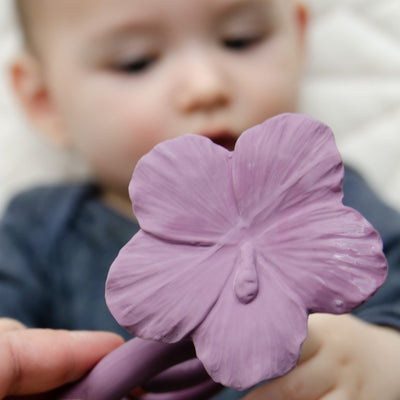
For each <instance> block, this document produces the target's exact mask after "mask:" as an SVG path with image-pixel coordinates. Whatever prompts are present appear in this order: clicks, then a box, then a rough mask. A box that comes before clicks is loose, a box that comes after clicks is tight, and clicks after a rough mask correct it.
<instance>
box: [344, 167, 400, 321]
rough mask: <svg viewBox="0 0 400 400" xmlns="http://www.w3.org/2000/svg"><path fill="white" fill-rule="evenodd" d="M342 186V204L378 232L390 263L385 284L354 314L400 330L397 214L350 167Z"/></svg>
mask: <svg viewBox="0 0 400 400" xmlns="http://www.w3.org/2000/svg"><path fill="white" fill-rule="evenodd" d="M343 189H344V201H343V202H344V204H345V205H348V206H350V207H352V208H354V209H356V210H358V211H359V212H360V213H361V214H362V215H363V216H364V217H365V218H367V219H368V220H369V222H370V223H371V224H372V225H373V226H374V227H375V229H376V230H377V231H378V232H379V234H380V235H381V238H382V241H383V251H384V253H385V256H386V258H387V261H388V266H389V269H388V276H387V279H386V282H385V283H384V285H383V286H382V287H381V288H380V289H379V290H378V292H377V293H376V294H375V295H374V296H373V297H372V298H371V299H370V300H369V301H367V302H366V303H365V304H363V305H362V306H361V307H359V308H358V309H356V310H355V312H354V314H355V315H357V316H358V317H359V318H361V319H363V320H365V321H368V322H371V323H374V324H379V325H388V326H392V327H396V328H399V329H400V214H399V212H397V211H396V210H394V209H392V208H390V207H389V206H388V205H386V204H385V203H384V202H383V201H382V200H381V199H380V198H379V197H378V196H377V195H376V194H375V193H374V192H373V191H372V190H371V188H370V187H369V186H368V185H367V183H366V182H365V181H364V180H363V179H362V178H361V177H360V176H359V175H358V174H357V173H356V172H355V171H353V170H349V169H347V170H346V174H345V178H344V181H343Z"/></svg>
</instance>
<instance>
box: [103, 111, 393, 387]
mask: <svg viewBox="0 0 400 400" xmlns="http://www.w3.org/2000/svg"><path fill="white" fill-rule="evenodd" d="M342 179H343V166H342V161H341V157H340V155H339V152H338V150H337V148H336V145H335V142H334V137H333V134H332V132H331V130H330V129H329V128H328V127H327V126H325V125H323V124H322V123H320V122H317V121H315V120H313V119H311V118H309V117H307V116H304V115H299V114H283V115H280V116H277V117H275V118H272V119H270V120H267V121H266V122H264V123H262V124H260V125H258V126H255V127H253V128H251V129H249V130H247V131H246V132H244V133H243V134H242V135H241V136H240V138H239V139H238V141H237V143H236V147H235V150H234V151H233V152H230V151H228V150H226V149H225V148H223V147H221V146H219V145H216V144H214V143H213V142H212V141H211V140H210V139H208V138H206V137H202V136H198V135H186V136H182V137H180V138H177V139H173V140H170V141H166V142H164V143H161V144H159V145H157V146H156V147H155V148H154V149H153V150H152V151H151V152H150V153H149V154H147V155H145V156H144V157H143V158H142V159H141V160H140V161H139V163H138V165H137V167H136V169H135V172H134V175H133V178H132V182H131V185H130V194H131V198H132V202H133V208H134V212H135V215H136V217H137V219H138V221H139V224H140V226H141V231H139V233H138V234H136V235H135V236H134V237H133V238H132V240H131V241H130V242H129V243H128V244H127V245H126V246H125V247H124V248H123V249H122V250H121V252H120V254H119V256H118V258H117V259H116V261H115V262H114V264H113V265H112V267H111V270H110V274H109V277H108V281H107V293H106V298H107V303H108V306H109V308H110V310H111V312H112V313H113V315H114V316H115V318H116V319H117V321H118V322H119V323H120V324H121V325H122V326H124V327H125V328H126V329H128V330H129V331H130V332H132V333H133V334H134V335H136V336H139V337H141V338H144V339H152V340H156V341H162V342H166V343H174V342H178V341H180V340H182V339H183V338H185V337H191V339H192V340H193V343H194V345H195V348H196V353H197V357H198V358H199V359H200V360H201V361H202V363H203V364H204V366H205V368H206V370H207V371H208V373H209V374H210V376H211V377H212V378H213V379H214V380H215V381H216V382H221V383H222V384H223V385H226V386H230V387H234V388H236V389H240V390H242V389H245V388H248V387H251V386H253V385H254V384H256V383H258V382H260V381H262V380H265V379H270V378H275V377H278V376H281V375H283V374H286V373H287V372H288V371H289V370H291V369H292V368H293V367H294V366H295V365H296V362H297V361H298V357H299V352H300V347H301V344H302V342H303V341H304V339H305V338H306V334H307V317H308V314H309V313H313V312H328V313H333V314H339V313H347V312H349V311H351V310H353V309H354V308H355V307H357V306H358V305H360V304H361V303H363V302H364V301H366V300H367V299H368V298H369V297H371V296H372V295H373V294H374V293H375V292H376V290H377V289H378V288H379V287H380V286H381V285H382V284H383V282H384V280H385V277H386V269H387V266H386V260H385V257H384V255H383V253H382V243H381V240H380V238H379V235H378V234H377V232H376V231H375V230H374V229H373V228H372V226H371V225H370V224H369V223H368V222H367V221H366V220H365V219H364V218H363V217H362V216H361V215H360V214H359V213H358V212H357V211H355V210H353V209H351V208H348V207H345V206H344V205H343V204H342V197H343V194H342V186H341V184H342Z"/></svg>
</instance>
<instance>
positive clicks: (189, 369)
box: [142, 358, 210, 393]
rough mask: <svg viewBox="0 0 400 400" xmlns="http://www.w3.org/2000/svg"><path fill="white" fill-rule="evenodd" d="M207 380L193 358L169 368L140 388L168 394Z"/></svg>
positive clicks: (202, 368)
mask: <svg viewBox="0 0 400 400" xmlns="http://www.w3.org/2000/svg"><path fill="white" fill-rule="evenodd" d="M209 379H210V377H209V375H208V374H207V372H206V370H205V369H204V367H203V364H202V363H201V362H200V361H199V360H198V359H196V358H195V359H192V360H188V361H186V362H183V363H181V364H178V365H175V366H174V367H172V368H169V369H168V370H166V371H164V372H162V373H161V374H159V375H157V376H156V377H155V378H153V379H151V380H150V381H148V382H146V384H144V385H143V386H142V387H143V389H144V390H145V391H147V392H152V393H160V392H169V391H177V390H182V389H185V388H189V387H192V386H195V385H198V384H200V383H202V382H205V381H207V380H209Z"/></svg>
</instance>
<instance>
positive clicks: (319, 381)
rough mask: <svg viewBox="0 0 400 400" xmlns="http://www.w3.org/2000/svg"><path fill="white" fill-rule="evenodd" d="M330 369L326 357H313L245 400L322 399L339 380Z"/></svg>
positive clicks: (260, 388) (255, 391) (252, 393)
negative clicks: (261, 399) (264, 399)
mask: <svg viewBox="0 0 400 400" xmlns="http://www.w3.org/2000/svg"><path fill="white" fill-rule="evenodd" d="M328 364H329V363H328ZM328 368H329V366H328V365H327V360H326V359H325V357H323V356H319V355H318V356H316V357H312V358H310V359H309V360H307V361H304V362H303V363H302V364H301V365H298V366H297V367H296V368H295V369H293V370H292V371H291V372H289V373H288V374H287V375H285V376H283V377H281V378H278V379H276V380H274V381H272V382H269V383H267V384H265V385H264V386H261V387H259V388H257V389H256V390H254V391H253V392H251V393H250V394H249V395H248V396H247V397H245V399H246V400H253V399H254V400H255V399H258V398H266V399H280V400H281V399H282V400H286V399H292V400H317V399H321V397H322V396H323V395H324V394H326V393H327V392H329V391H330V390H331V389H332V388H333V386H334V385H335V383H336V380H337V377H336V375H335V374H332V373H328V372H327V371H329V369H328Z"/></svg>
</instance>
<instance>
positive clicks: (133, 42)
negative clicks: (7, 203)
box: [39, 0, 302, 192]
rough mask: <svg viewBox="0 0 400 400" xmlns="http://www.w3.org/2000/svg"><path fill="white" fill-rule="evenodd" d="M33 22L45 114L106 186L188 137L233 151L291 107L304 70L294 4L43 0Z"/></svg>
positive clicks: (123, 182) (122, 185)
mask: <svg viewBox="0 0 400 400" xmlns="http://www.w3.org/2000/svg"><path fill="white" fill-rule="evenodd" d="M47 2H48V13H49V17H48V18H47V20H46V23H45V27H44V28H40V29H39V34H42V35H43V37H42V38H41V39H40V40H41V49H42V50H41V53H42V55H41V59H42V64H43V67H44V72H45V76H46V80H47V84H48V87H49V89H50V94H51V99H52V102H53V106H54V107H53V109H54V110H55V112H57V113H59V116H60V120H61V122H62V124H61V126H62V129H63V131H64V133H65V135H68V137H70V138H71V139H72V143H73V145H74V146H75V147H76V148H77V149H78V150H79V151H80V152H81V153H82V154H83V155H84V157H86V159H87V160H89V162H90V163H91V165H92V166H93V168H94V171H95V172H96V173H97V175H98V177H99V178H100V179H101V180H102V182H103V183H104V184H105V185H108V186H106V187H108V188H117V189H118V190H123V191H124V192H126V187H127V184H128V182H129V179H130V177H131V174H132V171H133V168H134V166H135V164H136V162H137V161H138V159H139V158H140V157H141V156H142V155H144V154H145V153H146V152H148V151H149V150H150V149H151V148H152V147H153V146H154V145H156V144H157V143H158V142H160V141H163V140H166V139H171V138H174V137H177V136H179V135H182V134H185V133H198V134H203V135H207V136H209V137H211V138H213V139H215V141H217V142H218V141H220V142H221V143H223V144H225V145H226V146H227V147H231V146H232V145H233V143H234V139H235V138H236V137H237V136H238V135H239V134H240V133H241V132H242V131H243V130H245V129H247V128H249V127H250V126H252V125H255V124H257V123H259V122H261V121H263V120H265V119H266V118H268V117H270V116H272V115H275V114H277V113H281V112H290V111H295V107H296V99H297V94H298V93H297V92H298V81H299V75H300V71H299V70H300V65H301V62H300V61H301V53H302V49H301V47H302V46H301V42H302V40H301V39H302V38H301V36H302V35H301V34H300V33H299V32H300V27H299V25H300V23H299V19H300V18H299V15H298V13H297V11H298V10H297V9H296V6H293V3H292V1H291V0H285V1H282V0H201V1H199V0H168V1H165V0H84V1H82V0H57V2H54V1H52V0H51V1H50V0H48V1H47Z"/></svg>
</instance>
